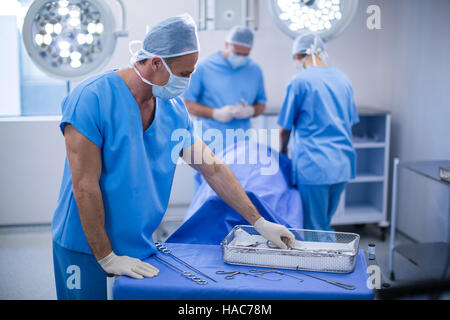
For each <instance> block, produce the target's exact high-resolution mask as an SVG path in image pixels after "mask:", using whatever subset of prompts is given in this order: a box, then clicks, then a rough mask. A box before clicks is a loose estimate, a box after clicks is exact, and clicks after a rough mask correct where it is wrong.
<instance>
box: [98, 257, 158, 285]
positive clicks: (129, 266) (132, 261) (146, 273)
mask: <svg viewBox="0 0 450 320" xmlns="http://www.w3.org/2000/svg"><path fill="white" fill-rule="evenodd" d="M98 263H99V264H100V266H101V267H102V268H103V270H105V272H106V273H111V274H114V275H117V276H120V275H127V276H129V277H132V278H135V279H142V278H144V277H146V278H152V277H154V276H157V275H158V273H159V270H158V269H157V268H155V267H154V266H152V265H150V264H148V263H146V262H143V261H141V260H139V259H136V258H131V257H128V256H117V255H116V254H115V253H114V252H111V253H110V254H109V255H107V256H106V257H104V258H103V259H101V260H99V261H98Z"/></svg>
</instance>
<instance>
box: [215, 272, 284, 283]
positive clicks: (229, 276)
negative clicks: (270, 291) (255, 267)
mask: <svg viewBox="0 0 450 320" xmlns="http://www.w3.org/2000/svg"><path fill="white" fill-rule="evenodd" d="M216 274H226V276H225V279H226V280H232V279H234V277H235V276H237V275H238V274H243V275H246V276H252V277H256V278H261V279H265V280H270V281H280V280H281V279H270V278H266V277H264V276H263V275H262V274H250V273H246V272H242V271H229V272H228V271H221V270H220V271H216Z"/></svg>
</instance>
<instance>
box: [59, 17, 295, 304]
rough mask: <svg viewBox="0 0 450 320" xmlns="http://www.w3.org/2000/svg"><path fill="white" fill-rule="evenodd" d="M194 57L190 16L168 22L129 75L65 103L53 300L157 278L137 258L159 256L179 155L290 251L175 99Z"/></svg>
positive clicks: (281, 231)
mask: <svg viewBox="0 0 450 320" xmlns="http://www.w3.org/2000/svg"><path fill="white" fill-rule="evenodd" d="M197 59H198V38H197V30H196V27H195V22H194V21H193V19H192V17H190V16H189V15H181V16H177V17H173V18H169V19H166V20H164V21H163V22H161V23H160V24H158V25H156V26H155V27H154V28H152V29H151V30H150V31H149V33H148V34H147V35H146V38H145V40H144V41H143V43H142V48H141V49H140V50H139V51H137V52H136V53H135V54H134V55H133V58H132V61H131V68H126V69H122V70H117V71H116V70H115V71H108V72H105V73H103V74H101V75H98V76H95V77H92V78H90V79H88V80H86V81H84V82H82V83H81V84H80V85H79V86H77V87H76V88H75V89H74V90H73V92H72V93H71V94H70V95H69V96H68V97H66V98H65V99H64V101H63V103H62V120H61V125H60V127H61V131H62V133H63V134H64V137H65V143H66V150H67V159H66V163H65V168H64V174H63V178H62V183H61V191H60V195H59V200H58V205H57V208H56V211H55V213H54V217H53V222H52V235H53V260H54V270H55V280H56V288H57V296H58V298H59V299H105V298H106V275H107V274H114V275H127V276H129V277H133V278H136V279H142V278H144V277H155V276H157V275H158V273H159V270H158V269H157V268H155V267H154V266H152V265H150V264H148V263H145V262H143V261H142V259H144V258H147V257H149V256H150V255H153V254H155V253H156V251H157V250H156V249H155V245H154V243H153V240H152V235H153V232H154V231H155V229H156V228H157V227H158V225H159V224H160V223H161V220H162V218H163V215H164V213H165V211H166V209H167V205H168V202H169V195H170V189H171V187H172V181H173V176H174V173H175V168H176V164H177V161H178V158H179V157H180V156H181V157H182V158H183V160H184V161H186V162H187V163H189V164H191V166H192V167H193V168H194V169H195V170H197V171H199V172H200V173H201V174H202V175H203V176H204V178H205V179H206V180H207V181H208V183H209V184H210V185H211V186H212V187H213V188H214V189H215V190H217V194H218V195H219V196H220V197H221V198H222V199H223V200H224V201H225V202H226V203H227V204H229V205H230V206H231V207H232V208H233V209H235V210H236V211H237V212H239V213H240V214H241V215H242V216H243V217H244V218H245V219H246V220H247V221H248V222H249V223H251V224H253V225H254V227H255V229H256V230H258V232H259V233H260V234H261V235H263V236H264V237H265V238H267V239H268V240H271V241H273V242H275V243H276V244H277V245H278V246H279V247H282V248H288V246H292V245H293V241H294V236H293V234H292V233H291V232H289V231H288V230H287V229H286V227H284V226H281V225H278V224H275V223H271V222H269V221H266V220H265V219H264V218H262V217H261V216H260V214H259V213H258V211H257V209H256V208H255V206H254V205H253V204H252V203H251V201H250V199H249V198H248V197H247V195H246V194H245V192H244V190H243V189H242V187H241V186H240V185H239V182H238V181H237V179H236V178H235V177H234V175H233V174H232V173H231V171H230V169H229V168H228V167H227V166H226V165H225V164H224V163H223V162H221V161H220V159H218V158H217V157H215V155H214V154H213V153H212V152H211V151H210V150H209V149H208V148H207V147H206V146H205V145H204V143H203V142H202V141H201V140H200V139H197V138H196V136H195V134H194V132H193V124H192V121H191V119H190V117H189V114H188V112H187V110H186V107H185V105H184V103H183V101H182V100H181V98H179V97H178V96H179V95H181V94H182V93H183V92H184V91H185V90H186V89H187V87H188V86H189V81H190V76H191V74H192V73H193V72H194V70H195V66H196V63H197ZM192 159H202V160H203V161H200V162H197V161H196V162H195V163H193V161H192ZM285 237H287V238H288V239H289V241H288V242H287V243H285V242H283V241H282V238H285Z"/></svg>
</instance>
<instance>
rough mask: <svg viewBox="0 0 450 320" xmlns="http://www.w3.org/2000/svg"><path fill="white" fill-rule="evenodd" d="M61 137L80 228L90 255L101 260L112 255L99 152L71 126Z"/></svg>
mask: <svg viewBox="0 0 450 320" xmlns="http://www.w3.org/2000/svg"><path fill="white" fill-rule="evenodd" d="M64 137H65V142H66V151H67V159H68V160H69V165H70V171H71V173H72V186H73V194H74V197H75V202H76V204H77V208H78V214H79V216H80V221H81V226H82V227H83V231H84V234H85V236H86V239H87V242H88V245H89V247H90V248H91V251H92V253H93V254H94V256H95V257H96V258H97V260H100V259H102V258H104V257H106V256H107V255H108V254H110V253H111V251H112V247H111V242H110V241H109V238H108V235H107V234H106V230H105V210H104V207H103V197H102V193H101V189H100V185H99V181H100V175H101V171H102V158H101V150H100V148H99V147H97V146H96V145H95V144H94V143H93V142H91V141H90V140H89V139H87V138H86V137H85V136H83V135H82V134H81V133H80V132H78V130H76V129H75V127H73V126H72V125H70V124H67V125H66V126H65V129H64ZM80 236H81V235H80Z"/></svg>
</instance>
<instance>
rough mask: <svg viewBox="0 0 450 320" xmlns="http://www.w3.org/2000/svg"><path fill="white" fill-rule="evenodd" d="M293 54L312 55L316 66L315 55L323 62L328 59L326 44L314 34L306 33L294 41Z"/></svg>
mask: <svg viewBox="0 0 450 320" xmlns="http://www.w3.org/2000/svg"><path fill="white" fill-rule="evenodd" d="M292 54H293V55H295V54H307V55H312V56H313V61H314V65H316V63H315V60H316V59H315V56H314V55H317V56H318V57H319V58H320V59H322V60H326V59H327V57H328V54H327V51H326V48H325V44H324V42H323V41H322V39H321V38H320V37H319V36H318V35H316V34H314V33H305V34H302V35H300V36H298V37H297V39H295V41H294V45H293V48H292Z"/></svg>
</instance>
